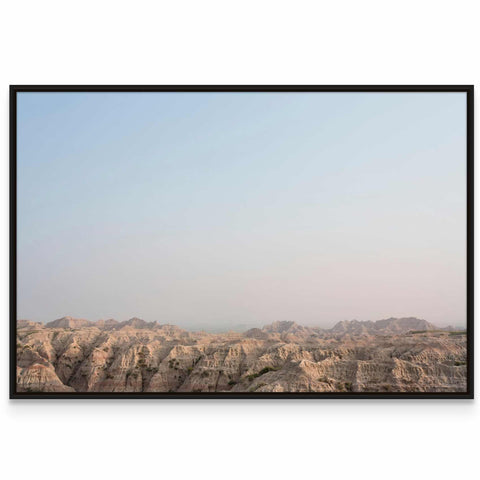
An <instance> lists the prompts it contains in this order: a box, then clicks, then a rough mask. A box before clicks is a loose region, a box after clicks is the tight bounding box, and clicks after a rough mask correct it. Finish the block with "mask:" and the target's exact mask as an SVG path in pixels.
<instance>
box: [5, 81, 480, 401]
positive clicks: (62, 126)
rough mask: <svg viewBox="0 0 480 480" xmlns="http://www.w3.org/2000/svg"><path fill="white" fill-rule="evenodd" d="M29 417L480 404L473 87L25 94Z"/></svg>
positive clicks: (68, 89)
mask: <svg viewBox="0 0 480 480" xmlns="http://www.w3.org/2000/svg"><path fill="white" fill-rule="evenodd" d="M10 115H11V117H10V125H11V166H10V192H11V228H10V233H11V272H10V275H11V318H10V321H11V329H10V330H11V339H10V340H11V344H10V349H11V350H10V354H11V360H10V361H11V364H10V369H11V377H10V379H11V385H10V396H11V398H17V399H18V398H25V399H39V398H151V397H154V398H211V397H213V398H473V87H472V86H463V85H460V86H459V85H449V86H12V87H11V91H10Z"/></svg>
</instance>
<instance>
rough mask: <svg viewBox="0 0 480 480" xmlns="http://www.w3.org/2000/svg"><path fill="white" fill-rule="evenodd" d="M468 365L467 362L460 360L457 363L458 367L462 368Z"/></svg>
mask: <svg viewBox="0 0 480 480" xmlns="http://www.w3.org/2000/svg"><path fill="white" fill-rule="evenodd" d="M466 364H467V362H460V361H458V360H457V361H456V362H455V366H456V367H461V366H463V365H466Z"/></svg>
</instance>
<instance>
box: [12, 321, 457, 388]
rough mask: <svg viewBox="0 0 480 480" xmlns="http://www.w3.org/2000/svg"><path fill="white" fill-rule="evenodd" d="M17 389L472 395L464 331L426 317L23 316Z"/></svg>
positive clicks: (18, 334) (18, 343) (20, 325)
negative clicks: (250, 322)
mask: <svg viewBox="0 0 480 480" xmlns="http://www.w3.org/2000/svg"><path fill="white" fill-rule="evenodd" d="M17 391H18V392H56V393H58V392H65V393H68V392H465V391H466V335H465V332H461V331H454V330H453V329H439V328H437V327H435V326H434V325H432V324H431V323H429V322H426V321H425V320H419V319H416V318H400V319H395V318H390V319H387V320H379V321H377V322H372V321H368V322H359V321H356V320H352V321H344V322H340V323H338V324H337V325H335V326H334V327H333V328H331V329H320V328H310V327H303V326H301V325H298V324H296V323H294V322H275V323H273V324H271V325H268V326H266V327H264V328H262V329H260V328H253V329H251V330H248V331H246V332H243V333H237V332H229V333H216V334H212V333H206V332H190V331H186V330H183V329H181V328H179V327H176V326H173V325H160V324H158V323H156V322H151V323H147V322H145V321H143V320H141V319H138V318H132V319H130V320H128V321H125V322H117V321H116V320H99V321H97V322H90V321H88V320H82V319H74V318H71V317H64V318H61V319H59V320H55V321H53V322H50V323H47V324H46V325H43V324H41V323H37V322H31V321H28V320H19V321H18V322H17Z"/></svg>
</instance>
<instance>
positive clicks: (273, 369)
mask: <svg viewBox="0 0 480 480" xmlns="http://www.w3.org/2000/svg"><path fill="white" fill-rule="evenodd" d="M277 370H278V368H275V367H265V368H262V369H261V370H260V371H259V372H258V373H252V374H251V375H247V378H248V379H249V380H250V381H252V380H254V379H255V378H257V377H261V376H262V375H265V374H266V373H268V372H275V371H277Z"/></svg>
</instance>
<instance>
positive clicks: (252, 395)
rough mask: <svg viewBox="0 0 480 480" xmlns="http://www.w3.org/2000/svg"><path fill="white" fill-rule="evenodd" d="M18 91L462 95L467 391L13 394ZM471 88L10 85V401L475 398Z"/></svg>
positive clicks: (447, 86)
mask: <svg viewBox="0 0 480 480" xmlns="http://www.w3.org/2000/svg"><path fill="white" fill-rule="evenodd" d="M19 92H437V93H438V92H464V93H466V102H467V119H466V122H467V138H466V142H467V144H466V147H467V148H466V167H467V178H466V192H467V225H466V229H467V230H466V233H467V235H466V237H467V250H466V251H467V272H466V275H467V305H466V311H467V332H468V333H467V391H466V392H451V393H448V392H432V393H430V392H429V393H425V392H418V393H417V392H406V393H398V392H392V393H390V392H381V393H369V392H332V393H330V392H312V393H303V392H302V393H294V392H288V393H267V392H245V393H237V392H235V393H217V392H212V393H207V392H205V393H197V392H195V393H194V392H188V393H167V392H162V393H120V392H119V393H87V392H84V393H81V392H75V393H47V392H45V393H40V392H17V391H16V323H17V308H16V304H17V248H16V244H17V243H16V242H17V160H16V157H17V145H16V140H17V129H16V122H17V93H19ZM473 98H474V87H473V85H11V86H10V366H9V368H10V398H11V399H145V398H153V399H207V398H209V399H226V398H228V399H240V398H242V399H243V398H244V399H261V398H263V399H282V398H283V399H285V398H288V399H308V398H309V399H387V398H390V399H473V398H474V388H473V387H474V386H473V382H474V374H473V373H474V372H473V368H474V362H473V358H474V357H473V349H474V262H473V260H474V129H473V126H474V105H473Z"/></svg>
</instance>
